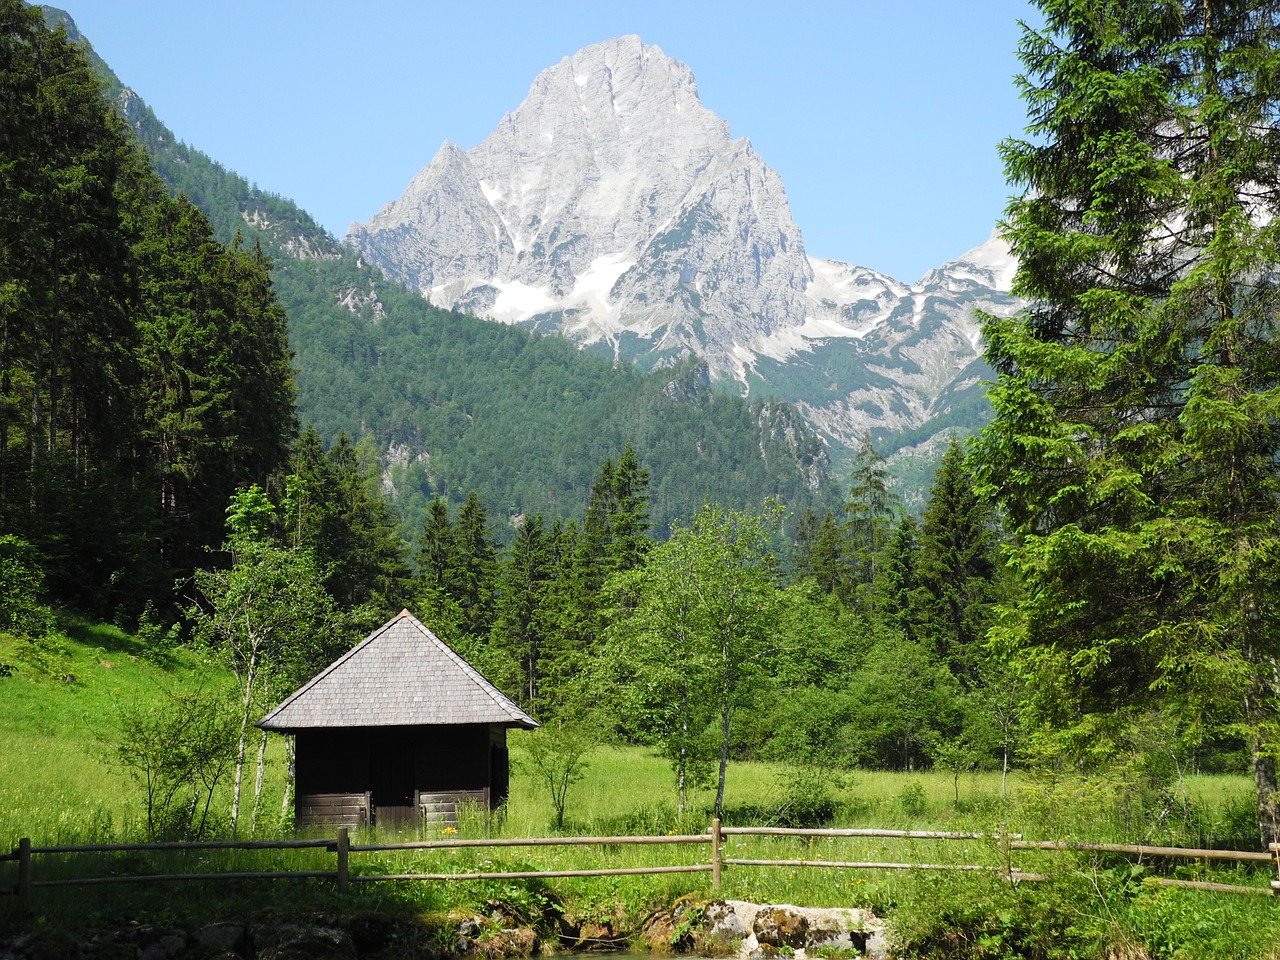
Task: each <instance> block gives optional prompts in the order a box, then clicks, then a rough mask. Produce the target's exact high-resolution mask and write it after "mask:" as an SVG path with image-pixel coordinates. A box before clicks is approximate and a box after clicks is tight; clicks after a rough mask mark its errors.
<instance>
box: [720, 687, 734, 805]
mask: <svg viewBox="0 0 1280 960" xmlns="http://www.w3.org/2000/svg"><path fill="white" fill-rule="evenodd" d="M730 712H731V711H730V709H729V697H728V696H727V695H726V696H725V698H724V700H722V701H721V704H720V782H719V783H718V784H717V785H716V816H717V817H719V816H721V815H722V814H723V813H724V775H725V771H726V770H727V769H728V768H729V714H730Z"/></svg>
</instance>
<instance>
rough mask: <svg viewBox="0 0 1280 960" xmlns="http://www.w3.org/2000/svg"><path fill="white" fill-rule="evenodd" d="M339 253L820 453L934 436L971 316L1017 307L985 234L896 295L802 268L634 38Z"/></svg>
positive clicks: (782, 223)
mask: <svg viewBox="0 0 1280 960" xmlns="http://www.w3.org/2000/svg"><path fill="white" fill-rule="evenodd" d="M344 243H345V244H346V245H347V246H348V247H350V248H351V249H353V250H356V251H358V252H359V253H360V254H361V256H362V257H364V258H366V259H367V260H368V261H369V262H371V263H373V264H375V265H377V266H378V267H379V269H381V271H382V272H383V273H384V274H385V275H386V276H387V277H389V278H393V279H396V280H399V281H401V282H403V283H405V284H407V285H409V286H410V287H412V288H413V289H416V290H418V291H419V292H420V293H421V294H422V295H423V296H424V297H426V298H427V299H429V300H430V301H431V302H432V303H434V304H437V305H441V306H446V307H452V308H457V309H462V310H467V311H469V312H473V313H475V314H477V315H479V316H485V317H490V318H492V319H495V320H500V321H502V322H504V323H509V324H515V325H520V326H524V327H527V328H530V329H537V330H550V331H555V332H557V333H559V334H561V335H563V336H565V337H568V338H570V339H572V340H574V341H576V342H577V343H579V344H580V345H582V346H584V347H586V348H588V349H590V350H592V351H596V352H604V353H606V354H607V355H609V356H611V357H613V358H615V359H618V360H626V361H629V362H632V363H635V364H636V365H637V366H639V367H641V368H645V369H652V368H655V367H662V366H664V365H667V364H670V363H672V362H673V361H674V360H676V359H679V358H682V357H687V356H689V355H696V356H698V357H699V358H701V359H702V360H703V361H705V362H706V364H707V365H708V368H709V370H710V373H711V376H712V378H713V379H715V380H717V381H720V382H721V383H722V384H727V385H729V386H730V387H732V389H735V390H737V391H740V392H742V393H744V394H745V395H747V396H749V397H765V396H774V397H780V398H782V399H784V400H788V401H794V402H795V403H796V404H798V406H799V408H800V409H801V411H802V412H803V413H804V415H805V417H806V419H807V420H808V422H809V423H810V425H811V426H813V427H814V428H815V429H816V430H817V431H818V432H819V433H821V434H822V435H823V436H824V437H825V438H826V439H827V440H828V441H829V442H830V443H831V444H832V445H833V450H834V451H839V450H842V449H843V450H847V449H848V448H849V447H850V446H851V445H852V444H854V443H855V442H856V440H855V438H857V437H859V436H860V435H861V434H862V433H864V432H865V431H866V430H868V429H871V430H873V431H874V432H875V433H877V434H878V435H880V436H882V437H889V436H901V435H903V434H904V433H905V432H907V431H920V430H925V431H926V432H927V430H928V427H929V424H931V423H937V424H943V423H944V422H946V421H948V418H949V416H950V415H951V414H952V413H953V412H954V411H955V410H956V409H957V408H958V407H959V406H964V405H965V403H966V402H967V401H968V399H969V397H970V396H971V388H972V387H973V386H974V385H975V384H976V383H977V382H978V380H979V379H980V378H981V376H982V375H983V373H984V371H983V368H982V367H981V365H980V363H978V358H979V356H980V344H979V338H978V332H977V325H976V323H975V321H974V320H973V319H972V315H971V313H972V310H973V309H974V308H981V309H986V310H992V311H996V312H1001V311H1007V310H1012V309H1014V307H1015V306H1016V304H1015V303H1014V301H1013V300H1012V299H1011V298H1010V297H1009V296H1008V289H1009V282H1010V280H1011V277H1012V262H1011V259H1010V257H1009V252H1008V250H1007V248H1006V247H1005V246H1004V245H1003V243H1002V242H1001V241H1000V240H999V239H997V238H995V237H994V236H993V237H992V239H990V240H988V241H987V242H986V243H984V244H982V245H981V246H979V247H976V248H974V249H973V250H971V251H969V252H968V253H966V254H964V255H963V256H961V257H958V258H957V259H956V260H954V261H951V262H950V263H947V264H944V265H943V266H941V267H939V268H938V269H937V270H933V271H931V272H930V273H929V274H927V275H926V276H925V277H923V278H921V279H920V280H919V281H917V282H916V283H914V284H905V283H902V282H900V281H897V280H894V279H892V278H890V277H886V276H884V275H882V274H878V273H876V272H875V271H872V270H868V269H866V268H863V267H856V266H852V265H849V264H845V263H839V262H836V261H830V260H821V259H817V258H814V257H810V256H809V255H808V254H807V253H806V251H805V247H804V239H803V237H802V235H801V232H800V229H799V228H798V227H797V226H796V224H795V223H794V221H793V220H792V218H791V213H790V209H789V206H788V203H787V198H786V191H785V190H784V188H783V185H782V181H781V179H780V178H779V176H778V174H777V173H776V172H775V171H774V170H773V169H772V168H770V167H769V166H768V165H767V164H766V163H765V162H764V160H763V159H762V158H761V157H760V156H759V154H757V153H756V151H755V150H754V149H753V147H752V146H751V143H750V142H749V141H748V140H746V139H741V138H739V139H734V138H733V137H732V136H731V135H730V132H729V126H728V124H727V123H725V121H723V120H722V119H720V118H719V117H717V116H716V115H715V114H714V113H712V112H711V111H710V110H708V109H707V108H706V107H704V106H703V105H702V103H701V101H700V100H699V99H698V93H697V85H696V83H695V81H694V77H693V74H692V72H691V71H690V70H689V68H688V67H687V66H685V65H684V64H682V63H680V62H679V61H677V60H674V59H672V58H670V57H668V56H667V55H666V54H664V53H663V52H662V50H661V49H660V48H658V47H656V46H650V45H646V44H644V43H643V42H642V41H641V40H640V38H639V37H636V36H627V37H622V38H619V39H615V40H609V41H606V42H603V43H599V44H596V45H594V46H590V47H586V48H585V49H583V50H580V51H579V52H578V53H576V54H574V55H573V56H571V57H566V58H564V59H563V60H562V61H561V62H560V63H558V64H556V65H555V66H553V67H550V68H549V69H547V70H545V71H543V72H542V73H541V74H540V75H539V76H538V77H537V79H536V80H535V81H534V83H533V86H532V88H531V89H530V91H529V94H528V96H527V97H526V98H525V100H524V102H523V103H522V104H521V105H520V106H519V107H518V108H517V109H516V110H515V111H514V112H513V113H511V114H508V115H507V116H506V117H504V118H503V119H502V120H501V122H499V124H498V126H497V128H496V129H495V130H494V131H493V133H491V134H490V135H489V136H488V137H487V138H486V139H485V140H484V141H483V142H482V143H480V144H479V145H477V146H475V147H473V148H471V149H469V150H465V151H464V150H461V149H459V148H458V147H457V146H455V145H454V144H452V143H448V142H446V143H445V144H444V145H443V146H442V147H441V148H440V150H439V152H438V153H437V154H436V156H435V158H434V159H433V160H432V161H431V162H430V163H429V164H428V165H427V166H426V167H424V168H423V169H422V171H421V172H419V173H418V174H417V176H415V177H414V178H413V180H412V182H411V183H410V184H409V187H408V189H407V190H406V191H405V193H404V195H403V196H401V197H400V198H399V199H397V200H394V201H392V202H391V203H389V204H387V205H386V206H385V207H384V208H383V209H382V210H381V211H379V212H378V213H377V214H375V215H374V216H373V217H371V218H370V219H369V220H368V221H367V222H366V223H363V224H360V223H357V224H353V225H352V227H351V229H350V231H349V232H348V234H347V236H346V238H345V240H344ZM975 364H977V365H975ZM970 412H972V411H970ZM951 419H954V417H951ZM943 429H946V427H945V426H944V427H943ZM935 432H936V431H935Z"/></svg>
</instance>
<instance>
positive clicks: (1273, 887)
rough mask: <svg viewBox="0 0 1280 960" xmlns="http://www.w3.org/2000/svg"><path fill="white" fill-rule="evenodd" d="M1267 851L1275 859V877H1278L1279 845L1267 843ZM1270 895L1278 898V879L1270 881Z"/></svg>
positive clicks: (1279, 887)
mask: <svg viewBox="0 0 1280 960" xmlns="http://www.w3.org/2000/svg"><path fill="white" fill-rule="evenodd" d="M1267 849H1268V850H1270V851H1271V853H1272V855H1273V856H1274V857H1275V858H1276V876H1277V877H1280V843H1269V844H1267ZM1271 895H1272V896H1273V897H1275V896H1280V879H1276V880H1272V881H1271Z"/></svg>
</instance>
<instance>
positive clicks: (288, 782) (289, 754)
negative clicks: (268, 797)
mask: <svg viewBox="0 0 1280 960" xmlns="http://www.w3.org/2000/svg"><path fill="white" fill-rule="evenodd" d="M296 749H297V741H296V740H295V739H294V738H293V737H285V738H284V763H285V774H284V799H283V800H282V801H281V802H280V819H281V820H284V819H285V818H286V817H287V816H289V804H290V803H292V802H293V758H294V751H295V750H296Z"/></svg>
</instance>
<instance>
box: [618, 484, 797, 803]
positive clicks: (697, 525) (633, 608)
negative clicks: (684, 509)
mask: <svg viewBox="0 0 1280 960" xmlns="http://www.w3.org/2000/svg"><path fill="white" fill-rule="evenodd" d="M777 521H778V510H777V508H776V506H773V505H770V506H768V507H766V512H765V513H764V514H763V515H759V514H750V513H744V512H739V511H727V510H722V509H719V508H715V507H710V506H707V507H704V508H703V510H702V512H701V513H699V514H698V515H697V516H696V517H695V518H694V520H693V523H692V524H691V525H690V526H688V527H679V528H677V529H676V530H675V532H674V533H673V534H672V537H671V539H670V540H668V541H667V542H666V543H665V544H662V545H660V546H658V547H656V548H654V550H653V551H652V552H651V553H650V554H649V556H648V558H647V560H646V561H645V563H644V565H643V566H641V567H638V568H636V570H635V571H633V572H631V573H629V574H620V575H618V576H616V577H615V578H614V579H613V580H611V581H610V583H609V585H608V586H607V587H606V589H607V590H609V591H610V592H611V593H613V594H614V595H616V596H617V597H618V598H619V601H620V603H621V604H622V605H623V606H621V607H620V608H619V610H618V616H617V617H616V618H615V620H614V623H613V624H612V625H611V627H610V630H611V633H612V636H611V644H612V647H613V654H612V659H613V662H614V663H615V664H618V665H620V668H621V669H622V670H624V671H628V672H632V671H633V673H632V676H631V682H632V684H633V689H640V690H643V691H644V694H643V699H645V700H648V702H649V703H650V704H651V707H650V716H651V717H652V718H653V720H654V721H655V722H654V733H655V735H656V736H657V738H658V741H659V742H660V743H661V744H662V745H663V749H664V751H665V752H666V753H667V755H668V756H669V757H670V758H671V761H672V764H673V766H674V767H675V770H676V780H677V789H678V791H679V795H680V809H681V810H683V809H684V803H685V789H686V786H687V783H688V780H689V779H690V776H691V773H692V771H693V768H694V767H696V766H697V765H698V763H699V761H701V760H703V759H704V758H705V745H706V743H707V738H706V736H705V731H706V729H707V727H708V726H709V725H710V724H711V723H712V722H713V721H714V723H715V725H716V727H717V728H718V736H717V740H718V743H719V771H720V772H719V782H718V786H717V791H716V804H715V809H716V812H717V814H718V813H719V812H720V811H721V810H723V806H724V784H725V771H726V768H727V765H728V759H729V747H730V729H731V721H732V718H733V716H734V714H735V713H737V712H738V711H739V710H741V709H742V708H743V706H744V705H745V704H746V703H747V702H748V698H749V694H750V692H751V690H752V688H753V686H754V684H755V683H758V682H760V681H761V679H762V678H763V677H765V676H767V673H766V670H765V658H766V657H767V656H768V654H769V653H770V651H772V650H773V649H774V647H775V646H776V643H775V640H776V638H775V636H774V630H775V627H776V625H777V621H778V614H779V611H780V608H781V604H780V596H779V592H778V589H777V582H776V578H777V562H776V558H775V557H774V555H773V553H772V550H771V548H770V537H769V533H768V529H769V527H770V526H772V525H774V524H776V523H777Z"/></svg>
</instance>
